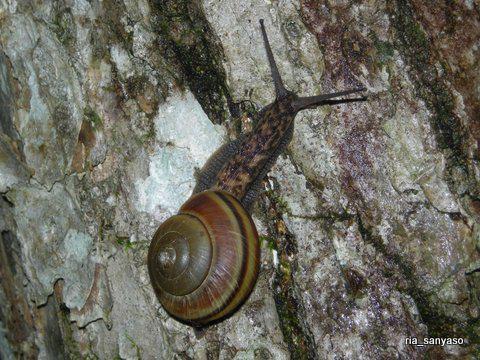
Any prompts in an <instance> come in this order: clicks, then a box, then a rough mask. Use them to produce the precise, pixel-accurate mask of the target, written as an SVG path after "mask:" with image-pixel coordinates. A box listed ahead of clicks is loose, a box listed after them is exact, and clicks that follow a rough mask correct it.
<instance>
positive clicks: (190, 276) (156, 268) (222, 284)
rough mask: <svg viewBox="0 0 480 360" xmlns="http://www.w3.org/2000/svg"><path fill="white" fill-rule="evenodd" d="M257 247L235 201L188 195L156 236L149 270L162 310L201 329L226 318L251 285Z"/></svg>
mask: <svg viewBox="0 0 480 360" xmlns="http://www.w3.org/2000/svg"><path fill="white" fill-rule="evenodd" d="M259 264H260V246H259V241H258V233H257V230H256V228H255V225H254V223H253V221H252V219H251V218H250V216H249V215H248V213H247V211H246V210H245V209H244V208H243V206H242V205H241V204H240V202H239V201H238V200H237V199H236V198H235V197H233V196H232V195H230V194H229V193H227V192H224V191H218V190H217V191H215V190H211V191H204V192H201V193H199V194H196V195H194V196H192V197H191V198H190V199H189V200H188V201H187V202H186V203H185V204H184V205H183V206H182V207H181V208H180V211H179V214H178V215H176V216H173V217H171V218H169V219H168V220H167V221H165V222H164V223H163V224H162V225H161V226H160V227H159V228H158V230H157V231H156V233H155V235H154V237H153V240H152V243H151V245H150V249H149V252H148V271H149V274H150V279H151V281H152V285H153V288H154V290H155V293H156V294H157V297H158V299H159V300H160V302H161V304H162V305H163V307H164V309H165V310H166V311H167V312H168V313H170V314H171V315H172V316H174V317H175V318H177V319H178V320H180V321H183V322H185V323H187V324H190V325H194V326H202V325H206V324H209V323H212V322H215V321H217V320H220V319H222V318H224V317H226V316H228V315H229V314H231V313H232V312H233V311H234V310H235V309H236V308H238V307H239V306H240V305H241V304H242V303H243V302H244V301H245V299H246V298H247V297H248V295H249V294H250V292H251V291H252V289H253V286H254V284H255V282H256V279H257V276H258V271H259Z"/></svg>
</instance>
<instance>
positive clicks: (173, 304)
mask: <svg viewBox="0 0 480 360" xmlns="http://www.w3.org/2000/svg"><path fill="white" fill-rule="evenodd" d="M260 28H261V32H262V37H263V41H264V44H265V49H266V53H267V58H268V61H269V65H270V70H271V75H272V78H273V82H274V85H275V92H276V99H275V101H274V102H273V103H271V104H269V105H267V106H266V107H264V108H263V109H262V110H261V111H260V112H259V114H258V122H257V125H256V127H255V129H254V130H253V132H252V133H250V134H248V135H244V136H242V137H240V138H239V139H237V140H234V141H232V142H230V143H227V144H225V145H223V146H222V147H221V148H220V149H218V150H217V151H216V152H215V153H214V154H213V155H212V156H211V157H210V159H209V160H208V161H207V163H206V164H205V165H204V167H203V168H202V169H201V171H200V173H199V176H198V178H197V184H196V186H195V188H194V190H193V195H192V197H191V198H190V199H189V200H187V202H186V203H185V204H184V205H182V207H181V208H180V210H179V213H178V214H177V215H175V216H173V217H171V218H169V219H167V220H166V221H165V222H164V223H163V224H161V225H160V226H159V228H158V229H157V231H156V232H155V234H154V236H153V239H152V242H151V244H150V247H149V251H148V271H149V275H150V281H151V283H152V286H153V289H154V291H155V293H156V295H157V297H158V299H159V301H160V303H161V304H162V306H163V308H164V309H165V310H166V311H167V312H168V313H169V314H170V315H171V316H172V317H174V318H175V319H177V320H179V321H181V322H183V323H186V324H188V325H191V326H194V327H204V326H207V325H211V324H213V323H216V322H218V321H221V320H223V319H224V318H226V317H228V316H230V315H231V314H233V313H234V312H235V310H236V309H238V308H239V307H240V306H241V305H242V303H243V302H245V301H246V299H247V298H248V296H249V294H250V293H251V291H252V289H253V287H254V285H255V282H256V280H257V276H258V273H259V267H260V265H259V264H260V245H259V240H258V233H257V230H256V227H255V224H254V222H253V221H252V218H251V216H250V214H249V210H250V208H251V206H252V204H253V202H254V200H255V198H256V197H257V195H258V194H259V192H260V190H261V182H262V180H263V178H264V177H265V176H266V174H267V172H268V171H269V170H270V168H271V166H272V165H273V164H274V162H275V161H276V159H277V157H278V156H279V155H280V153H281V152H282V151H283V150H284V149H285V147H286V146H287V145H288V143H289V142H290V141H291V139H292V134H293V121H294V118H295V115H296V114H297V113H298V112H299V111H301V110H303V109H307V108H314V107H317V106H321V105H325V104H340V103H347V102H352V101H363V100H365V99H366V97H358V98H347V99H337V100H335V99H334V98H337V97H341V96H345V95H349V94H353V93H357V92H361V91H364V90H365V88H363V87H359V88H355V89H351V90H346V91H341V92H337V93H331V94H323V95H317V96H309V97H299V96H297V95H296V94H294V93H293V92H291V91H289V90H287V89H286V88H285V87H284V85H283V82H282V78H281V77H280V74H279V72H278V69H277V65H276V63H275V59H274V57H273V54H272V50H271V48H270V44H269V41H268V37H267V33H266V31H265V27H264V24H263V20H260Z"/></svg>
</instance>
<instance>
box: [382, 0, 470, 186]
mask: <svg viewBox="0 0 480 360" xmlns="http://www.w3.org/2000/svg"><path fill="white" fill-rule="evenodd" d="M387 12H388V14H389V16H390V21H391V23H392V25H393V28H394V29H395V36H396V48H397V49H398V50H399V51H400V53H401V54H402V56H403V58H404V59H405V61H406V63H407V64H408V65H409V67H408V69H409V71H408V74H409V76H410V78H411V80H412V81H413V83H414V84H415V91H416V95H417V96H419V97H420V98H421V99H422V100H423V101H424V102H425V104H426V106H427V108H428V109H429V110H430V111H431V112H432V116H431V117H430V123H431V125H432V128H433V131H434V134H435V138H436V140H437V143H438V146H439V148H440V149H441V150H443V153H444V154H445V156H446V159H447V168H446V172H447V177H446V180H447V182H448V185H449V187H450V189H451V190H453V191H454V192H455V193H458V194H459V195H463V192H464V190H463V191H462V188H463V186H462V184H463V183H465V184H467V188H468V191H467V192H470V193H471V194H477V193H478V188H477V190H475V189H476V185H475V181H474V176H473V173H472V171H473V170H472V169H471V167H470V166H469V160H468V158H469V156H468V153H467V151H468V150H467V143H468V141H466V140H467V139H468V138H469V136H468V133H467V130H466V129H465V127H464V126H463V124H462V121H461V119H460V118H459V117H458V116H457V115H456V114H455V112H454V107H455V105H454V98H453V95H452V93H451V91H450V89H449V86H448V85H447V80H446V76H443V75H441V74H440V73H439V72H438V70H437V68H436V67H435V64H436V63H437V62H438V59H437V57H438V56H439V55H438V54H437V53H436V50H435V49H434V48H433V47H432V45H431V41H430V39H429V37H428V35H427V34H426V32H425V31H424V30H423V28H422V26H421V24H420V22H419V21H417V19H416V17H415V11H414V9H413V6H412V4H411V2H410V1H408V0H396V1H393V0H390V1H388V3H387Z"/></svg>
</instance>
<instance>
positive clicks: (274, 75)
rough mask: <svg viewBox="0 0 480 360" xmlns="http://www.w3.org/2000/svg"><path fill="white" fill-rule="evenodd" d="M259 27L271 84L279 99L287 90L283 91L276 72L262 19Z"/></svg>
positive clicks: (280, 78) (280, 79) (283, 87)
mask: <svg viewBox="0 0 480 360" xmlns="http://www.w3.org/2000/svg"><path fill="white" fill-rule="evenodd" d="M260 27H261V28H262V35H263V42H264V44H265V50H266V51H267V58H268V62H269V63H270V71H271V72H272V79H273V83H274V84H275V93H276V94H277V98H281V97H283V96H285V95H287V89H285V86H284V85H283V81H282V77H281V76H280V73H279V72H278V68H277V63H276V62H275V58H274V57H273V53H272V48H271V47H270V42H269V41H268V36H267V31H266V30H265V26H264V25H263V19H260Z"/></svg>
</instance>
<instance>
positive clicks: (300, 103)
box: [292, 86, 367, 111]
mask: <svg viewBox="0 0 480 360" xmlns="http://www.w3.org/2000/svg"><path fill="white" fill-rule="evenodd" d="M365 90H366V89H365V87H363V86H362V87H359V88H355V89H349V90H345V91H339V92H334V93H330V94H322V95H314V96H306V97H299V98H298V99H296V100H295V101H293V104H292V106H293V109H294V110H295V111H300V110H304V109H308V108H312V107H317V106H320V105H325V104H331V103H332V102H331V101H329V102H326V101H328V100H329V99H333V98H336V97H339V96H345V95H350V94H355V93H358V92H361V91H365ZM366 99H367V98H366V97H361V98H357V99H355V100H354V101H364V100H366ZM352 100H353V99H339V100H334V101H335V102H334V104H341V103H348V102H352Z"/></svg>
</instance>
